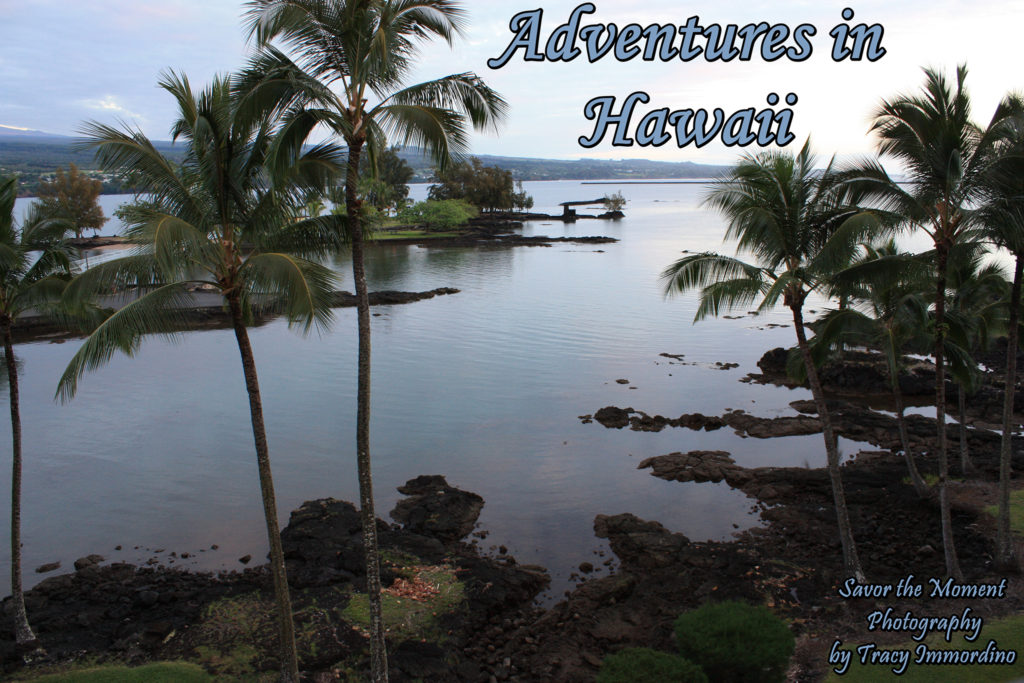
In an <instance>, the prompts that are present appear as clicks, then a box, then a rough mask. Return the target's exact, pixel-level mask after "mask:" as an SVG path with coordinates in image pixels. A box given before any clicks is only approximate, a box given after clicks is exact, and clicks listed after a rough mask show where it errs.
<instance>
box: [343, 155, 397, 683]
mask: <svg viewBox="0 0 1024 683" xmlns="http://www.w3.org/2000/svg"><path fill="white" fill-rule="evenodd" d="M363 142H364V140H362V139H355V140H349V141H348V143H349V146H348V169H347V170H348V173H347V176H346V178H345V210H346V212H347V213H348V225H349V233H350V238H351V240H352V276H353V279H354V280H355V287H356V312H357V317H358V321H359V379H358V389H357V403H358V407H357V409H356V463H357V466H358V470H359V510H360V515H361V519H362V524H363V548H364V550H365V552H366V594H367V598H368V601H369V604H370V674H371V680H372V681H373V682H374V683H386V682H387V680H388V655H387V645H386V643H385V640H384V610H383V605H382V604H381V585H380V559H379V555H378V550H377V517H376V513H375V512H374V506H373V476H372V475H371V472H370V295H369V292H368V291H367V288H366V268H365V264H364V263H363V230H362V225H361V221H360V210H361V207H360V201H359V199H358V198H357V197H356V185H357V184H358V181H359V157H360V154H361V153H362V149H363Z"/></svg>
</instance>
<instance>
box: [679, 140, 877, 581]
mask: <svg viewBox="0 0 1024 683" xmlns="http://www.w3.org/2000/svg"><path fill="white" fill-rule="evenodd" d="M814 164H815V160H814V156H813V155H812V154H811V150H810V143H809V142H808V143H805V144H804V146H803V148H802V149H801V150H800V152H799V153H798V154H796V155H794V154H792V153H788V152H762V153H760V154H757V155H756V156H750V155H746V156H744V157H742V159H741V160H740V162H739V163H738V164H737V165H736V166H735V167H734V168H733V169H732V171H731V172H730V173H729V175H728V176H727V177H726V179H725V181H724V182H723V183H722V184H721V185H719V186H718V187H716V188H715V189H714V190H712V191H711V192H710V193H709V194H708V196H707V199H706V200H705V204H706V205H708V206H711V207H714V208H715V209H718V210H719V211H720V212H721V213H723V214H724V215H725V218H726V220H727V221H728V224H729V228H728V231H727V232H726V239H735V240H737V247H738V250H740V251H746V252H749V253H750V254H752V255H753V256H754V257H755V258H756V262H757V263H756V265H755V264H749V263H746V262H744V261H741V260H739V259H738V258H733V257H728V256H722V255H720V254H713V253H702V254H694V255H691V256H686V257H683V258H681V259H679V260H678V261H676V262H675V263H673V264H672V265H671V266H669V267H668V268H666V269H665V271H664V272H663V273H662V278H663V279H664V280H665V281H666V291H667V292H668V293H673V292H685V291H687V290H690V289H694V288H700V290H701V292H700V305H699V306H698V308H697V314H696V316H695V321H696V320H701V319H702V318H704V317H706V316H708V315H717V314H718V313H719V311H720V310H722V309H723V308H725V309H730V308H734V307H738V306H748V305H750V304H751V303H753V302H754V301H756V300H758V299H761V303H760V307H759V310H766V309H769V308H772V307H773V306H775V305H777V304H778V303H779V302H780V301H781V302H782V304H783V305H784V306H786V307H787V308H789V309H790V311H791V313H792V315H793V325H794V328H795V330H796V337H797V345H798V346H799V348H800V352H801V354H802V356H803V360H804V364H805V366H806V371H807V380H808V383H809V384H810V387H811V393H812V395H813V397H814V402H815V405H816V406H817V410H818V416H819V418H820V419H821V423H822V430H823V432H824V438H825V451H826V453H827V458H828V472H829V479H830V481H831V484H832V494H833V498H834V501H835V507H836V517H837V520H838V524H839V538H840V541H841V542H842V547H843V564H844V568H845V571H846V572H847V574H848V575H849V576H855V577H858V578H863V571H862V570H861V566H860V561H859V559H858V558H857V548H856V545H855V544H854V540H853V531H852V529H851V527H850V518H849V514H848V512H847V509H846V497H845V494H844V493H843V481H842V478H841V476H840V472H839V451H838V448H837V444H836V437H835V433H834V431H833V429H832V420H831V418H830V416H829V411H828V407H827V405H826V403H825V392H824V390H823V389H822V386H821V380H820V379H819V377H818V372H817V369H816V368H815V363H814V359H813V358H812V356H811V350H810V346H809V344H808V342H807V335H806V332H805V330H804V318H803V307H804V302H805V301H806V300H807V297H808V296H809V295H810V294H811V293H813V292H816V291H819V292H820V291H824V289H825V287H826V285H827V277H828V276H829V275H831V274H832V273H834V272H835V271H836V270H838V269H839V268H840V267H841V266H843V265H845V264H848V263H849V261H850V259H851V258H852V257H853V254H854V253H855V250H856V247H857V243H858V240H859V238H861V237H863V236H864V235H865V234H866V233H867V232H868V231H870V230H871V229H872V228H873V227H874V226H875V225H876V223H877V217H876V216H874V215H873V214H870V213H867V212H864V211H861V210H860V209H858V208H857V207H856V206H854V205H853V204H851V203H849V202H848V201H846V200H848V199H849V197H844V195H843V193H841V192H839V191H837V190H836V189H835V188H834V187H833V186H832V185H831V182H830V181H831V179H832V165H831V163H830V164H829V166H828V167H827V168H826V170H825V172H824V173H821V174H819V173H817V172H816V171H815V168H814Z"/></svg>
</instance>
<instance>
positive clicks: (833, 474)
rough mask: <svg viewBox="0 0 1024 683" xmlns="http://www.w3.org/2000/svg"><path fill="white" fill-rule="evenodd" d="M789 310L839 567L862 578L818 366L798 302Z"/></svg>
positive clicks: (848, 573) (858, 578)
mask: <svg viewBox="0 0 1024 683" xmlns="http://www.w3.org/2000/svg"><path fill="white" fill-rule="evenodd" d="M792 311H793V325H794V327H795V328H796V340H797V344H798V345H799V347H800V353H801V354H803V357H804V364H805V365H806V366H807V383H808V384H810V385H811V395H812V396H813V397H814V403H815V405H816V406H817V408H818V418H819V419H820V420H821V427H822V433H823V434H824V435H825V453H826V454H827V457H828V477H829V481H831V483H832V498H833V500H834V501H835V506H836V521H837V523H838V525H839V541H840V543H842V545H843V568H844V569H845V570H846V573H847V576H852V577H855V578H856V579H857V580H858V581H863V580H864V570H863V569H861V566H860V560H859V559H858V558H857V546H856V544H855V543H854V541H853V529H852V527H851V525H850V515H849V512H847V509H846V494H845V493H844V492H843V478H842V475H841V474H840V472H839V450H838V448H837V447H836V437H835V433H834V432H833V431H832V418H831V417H830V416H829V413H828V405H827V404H826V403H825V391H824V390H823V389H822V388H821V380H820V379H819V378H818V369H817V368H816V367H815V366H814V359H813V358H811V347H810V346H809V345H808V344H807V335H806V334H805V333H804V319H803V311H802V310H801V308H800V306H793V307H792Z"/></svg>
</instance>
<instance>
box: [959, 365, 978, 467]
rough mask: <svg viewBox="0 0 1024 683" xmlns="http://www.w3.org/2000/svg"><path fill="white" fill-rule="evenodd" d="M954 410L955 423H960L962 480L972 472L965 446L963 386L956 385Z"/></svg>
mask: <svg viewBox="0 0 1024 683" xmlns="http://www.w3.org/2000/svg"><path fill="white" fill-rule="evenodd" d="M956 408H957V411H956V412H957V421H958V422H959V423H960V471H961V472H962V473H963V475H964V478H967V474H968V473H969V472H971V471H972V470H974V465H973V464H971V455H970V451H969V450H968V445H967V394H966V392H964V385H963V384H957V385H956Z"/></svg>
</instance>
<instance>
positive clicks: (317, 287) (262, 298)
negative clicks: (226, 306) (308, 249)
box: [239, 253, 335, 332]
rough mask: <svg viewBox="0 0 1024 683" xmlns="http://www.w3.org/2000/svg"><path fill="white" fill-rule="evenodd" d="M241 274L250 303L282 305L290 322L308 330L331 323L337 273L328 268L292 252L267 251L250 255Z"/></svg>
mask: <svg viewBox="0 0 1024 683" xmlns="http://www.w3.org/2000/svg"><path fill="white" fill-rule="evenodd" d="M239 276H240V278H241V279H242V281H243V282H244V283H245V292H246V302H245V303H247V304H248V305H250V306H255V307H257V308H258V307H260V306H267V307H272V306H275V305H283V306H284V311H285V315H287V317H288V321H289V323H290V324H298V325H301V326H302V328H303V331H305V332H308V331H309V329H310V327H312V326H313V325H314V324H315V325H316V326H317V328H318V329H319V328H323V327H326V326H327V325H328V324H329V323H330V321H331V317H332V314H331V301H332V298H333V295H334V288H333V285H334V281H335V275H334V272H333V271H332V270H330V269H329V268H326V267H324V266H321V265H319V264H316V263H313V262H312V261H306V260H304V259H301V258H298V257H296V256H292V255H290V254H282V253H265V254H257V255H255V256H253V257H251V258H249V259H248V260H247V261H246V262H245V264H244V265H243V266H242V269H241V271H240V273H239Z"/></svg>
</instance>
